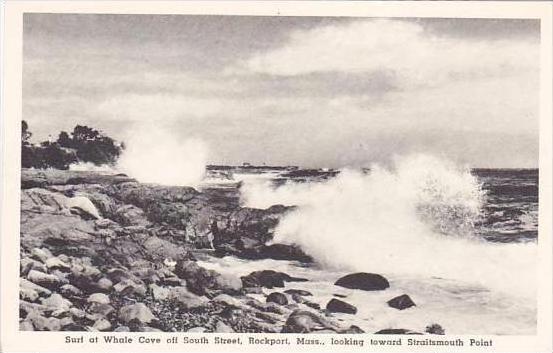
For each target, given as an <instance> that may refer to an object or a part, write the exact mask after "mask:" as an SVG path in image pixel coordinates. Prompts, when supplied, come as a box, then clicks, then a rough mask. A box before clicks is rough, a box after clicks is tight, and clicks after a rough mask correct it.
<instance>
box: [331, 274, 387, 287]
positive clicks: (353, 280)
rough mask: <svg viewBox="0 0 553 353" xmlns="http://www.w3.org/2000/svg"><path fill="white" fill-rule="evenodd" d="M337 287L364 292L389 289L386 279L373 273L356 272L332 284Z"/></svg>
mask: <svg viewBox="0 0 553 353" xmlns="http://www.w3.org/2000/svg"><path fill="white" fill-rule="evenodd" d="M334 284H335V285H337V286H340V287H344V288H349V289H361V290H366V291H373V290H383V289H386V288H388V287H390V283H389V282H388V280H387V279H386V278H384V277H383V276H381V275H378V274H375V273H366V272H358V273H352V274H349V275H346V276H344V277H342V278H340V279H338V280H337V281H336V283H334Z"/></svg>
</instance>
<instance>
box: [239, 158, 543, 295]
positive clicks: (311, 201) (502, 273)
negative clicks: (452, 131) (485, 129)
mask: <svg viewBox="0 0 553 353" xmlns="http://www.w3.org/2000/svg"><path fill="white" fill-rule="evenodd" d="M482 198H483V193H482V191H481V188H480V185H479V184H478V182H477V180H476V178H475V177H474V176H472V175H471V174H470V172H469V171H468V170H464V169H459V168H458V167H456V166H455V165H454V164H452V163H450V162H447V161H444V160H442V159H439V158H435V157H431V156H426V155H414V156H409V157H405V158H398V159H396V160H395V166H394V168H391V169H384V168H381V167H379V166H376V165H374V166H372V167H371V171H370V173H369V174H363V173H361V172H356V171H351V170H344V171H342V172H341V173H340V174H339V175H338V176H337V177H336V178H334V179H331V180H329V181H327V182H322V183H312V184H293V183H288V184H285V185H284V186H281V187H279V188H276V189H274V188H272V187H271V186H270V185H269V184H267V183H262V184H252V183H246V185H244V189H243V200H244V202H245V203H246V205H248V206H251V207H261V208H264V207H267V206H268V205H273V204H285V205H298V206H299V208H298V210H297V211H294V212H292V213H290V214H288V215H287V216H285V217H284V218H283V219H282V220H281V221H280V224H279V226H278V227H277V229H276V235H275V239H274V241H275V242H282V243H295V244H298V245H300V246H301V247H302V248H303V249H304V250H305V251H306V252H307V253H309V254H310V255H312V256H314V257H315V258H316V259H317V260H318V262H320V263H321V264H323V265H326V266H330V267H333V268H341V269H347V270H351V271H369V272H379V273H383V274H392V275H394V274H395V275H400V276H403V275H409V276H415V277H442V278H448V279H454V280H459V281H462V282H464V283H469V284H477V285H481V286H484V287H486V288H490V289H497V290H501V291H507V292H509V293H514V294H517V295H524V296H533V295H534V294H535V285H536V284H535V274H536V267H535V255H536V245H535V244H491V243H487V242H484V241H481V240H478V239H475V238H474V237H472V236H471V229H472V224H473V221H474V220H476V219H477V218H478V216H479V212H480V208H481V203H482Z"/></svg>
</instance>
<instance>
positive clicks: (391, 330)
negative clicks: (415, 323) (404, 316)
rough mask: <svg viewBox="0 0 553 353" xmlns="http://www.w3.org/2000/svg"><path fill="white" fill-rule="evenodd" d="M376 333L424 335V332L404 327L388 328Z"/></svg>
mask: <svg viewBox="0 0 553 353" xmlns="http://www.w3.org/2000/svg"><path fill="white" fill-rule="evenodd" d="M375 334H376V335H422V333H419V332H415V331H411V330H407V329H403V328H387V329H384V330H380V331H377V332H375Z"/></svg>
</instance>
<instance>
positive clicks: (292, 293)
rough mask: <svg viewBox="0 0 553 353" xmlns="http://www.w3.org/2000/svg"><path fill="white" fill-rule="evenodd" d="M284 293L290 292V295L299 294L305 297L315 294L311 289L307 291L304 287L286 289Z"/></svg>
mask: <svg viewBox="0 0 553 353" xmlns="http://www.w3.org/2000/svg"><path fill="white" fill-rule="evenodd" d="M284 293H286V294H290V295H294V294H297V295H301V296H304V297H308V296H312V295H313V293H311V292H309V291H306V290H303V289H287V290H285V291H284Z"/></svg>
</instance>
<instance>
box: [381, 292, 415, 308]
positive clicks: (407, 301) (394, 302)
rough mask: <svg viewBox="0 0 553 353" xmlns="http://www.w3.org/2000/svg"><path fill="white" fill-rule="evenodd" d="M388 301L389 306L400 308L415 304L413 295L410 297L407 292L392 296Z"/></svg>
mask: <svg viewBox="0 0 553 353" xmlns="http://www.w3.org/2000/svg"><path fill="white" fill-rule="evenodd" d="M387 303H388V306H390V307H392V308H395V309H398V310H404V309H407V308H410V307H412V306H415V302H413V300H412V299H411V297H409V296H408V295H407V294H402V295H400V296H397V297H395V298H392V299H390V300H388V302H387Z"/></svg>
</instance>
